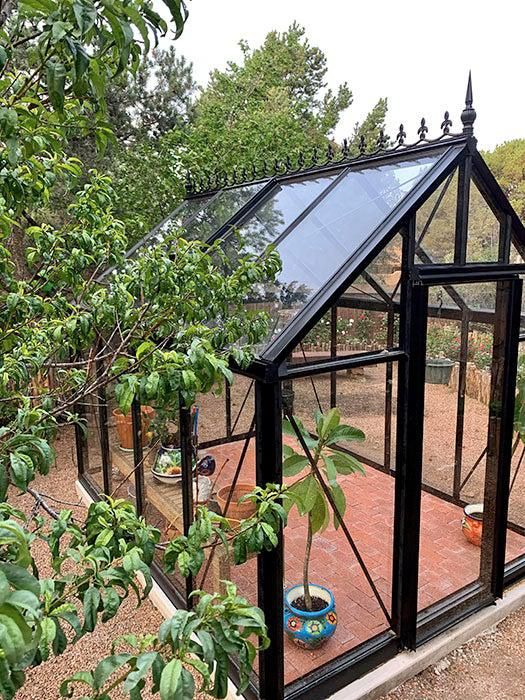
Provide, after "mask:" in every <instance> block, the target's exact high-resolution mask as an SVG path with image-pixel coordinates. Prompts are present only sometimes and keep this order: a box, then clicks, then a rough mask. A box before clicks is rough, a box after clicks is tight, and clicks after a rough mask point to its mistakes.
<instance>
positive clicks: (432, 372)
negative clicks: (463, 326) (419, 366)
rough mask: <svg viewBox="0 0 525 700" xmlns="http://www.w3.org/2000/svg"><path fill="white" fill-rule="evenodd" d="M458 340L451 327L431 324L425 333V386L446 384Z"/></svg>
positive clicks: (450, 372) (454, 330)
mask: <svg viewBox="0 0 525 700" xmlns="http://www.w3.org/2000/svg"><path fill="white" fill-rule="evenodd" d="M458 347H459V338H458V336H457V332H456V329H455V328H454V327H453V326H441V325H437V324H432V325H430V326H429V327H428V332H427V360H426V367H425V381H426V382H427V384H448V383H449V381H450V375H451V374H452V368H453V367H454V360H452V359H451V358H450V356H451V355H452V354H455V353H457V350H458Z"/></svg>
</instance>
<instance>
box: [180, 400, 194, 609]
mask: <svg viewBox="0 0 525 700" xmlns="http://www.w3.org/2000/svg"><path fill="white" fill-rule="evenodd" d="M179 405H180V411H179V433H180V452H181V469H182V523H183V528H184V534H185V535H187V534H188V531H189V529H190V526H191V524H192V522H193V473H192V472H193V461H194V454H193V442H192V418H191V409H190V408H188V407H187V406H185V405H184V403H183V401H182V398H181V400H180V404H179ZM193 590H194V581H193V576H192V575H191V574H190V575H189V576H187V577H186V606H187V608H188V610H189V609H190V608H191V606H192V604H193V599H192V598H191V597H190V593H191V592H192V591H193Z"/></svg>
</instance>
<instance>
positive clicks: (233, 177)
mask: <svg viewBox="0 0 525 700" xmlns="http://www.w3.org/2000/svg"><path fill="white" fill-rule="evenodd" d="M232 180H233V182H232V185H236V184H237V183H238V182H239V178H238V176H237V168H236V167H235V165H234V166H233V170H232Z"/></svg>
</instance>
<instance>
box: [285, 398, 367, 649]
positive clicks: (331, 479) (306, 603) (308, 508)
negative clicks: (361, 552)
mask: <svg viewBox="0 0 525 700" xmlns="http://www.w3.org/2000/svg"><path fill="white" fill-rule="evenodd" d="M294 420H295V422H296V424H297V426H298V428H299V430H300V431H301V433H302V436H303V438H304V441H305V443H306V445H307V446H308V449H309V451H310V453H311V456H312V461H313V465H315V468H314V466H312V463H311V462H310V460H309V459H308V457H307V456H306V455H305V454H304V453H303V452H302V451H301V452H298V451H296V450H295V449H294V448H293V447H291V446H290V445H285V446H284V447H283V458H284V460H283V475H284V476H285V477H287V478H290V477H296V479H295V480H294V481H293V482H292V483H291V484H288V489H287V492H286V493H287V497H288V498H287V499H286V502H285V503H286V507H287V509H288V510H290V509H291V508H293V507H296V508H297V510H298V512H299V513H300V515H305V516H306V517H307V535H306V548H305V554H304V561H303V578H302V582H301V583H298V584H295V585H293V586H291V587H290V588H287V589H286V590H285V592H284V629H285V632H286V634H287V635H288V637H290V639H292V640H293V641H294V642H295V643H296V644H298V645H299V646H301V647H305V648H307V649H312V648H316V647H318V646H320V645H321V644H322V643H323V642H325V641H326V640H327V639H329V638H330V637H331V636H332V635H333V634H334V632H335V629H336V626H337V614H336V610H335V600H334V595H333V593H332V591H330V590H329V589H328V588H326V587H324V586H320V585H318V584H317V583H313V582H312V581H310V559H311V555H312V546H313V539H314V535H315V534H316V533H320V532H323V531H324V530H325V529H326V528H327V527H328V526H329V524H330V512H331V511H333V508H332V506H331V504H330V502H329V500H328V498H327V496H326V494H325V492H324V491H323V488H322V486H321V482H320V479H319V475H318V473H317V470H319V473H320V475H321V477H322V479H323V481H324V482H325V484H327V486H328V488H329V489H330V493H331V496H332V499H333V501H334V503H335V504H336V506H337V509H338V511H339V515H340V516H341V518H343V517H344V515H345V511H346V498H345V494H344V491H343V489H342V488H341V485H340V484H339V483H338V479H339V478H340V477H342V476H346V475H348V474H355V473H359V474H364V473H365V471H364V468H363V465H362V464H361V463H360V462H359V461H358V460H357V459H355V457H352V456H351V455H349V454H347V453H346V452H343V451H341V450H339V449H337V445H339V444H340V443H344V442H350V441H359V442H362V441H363V440H364V439H365V435H364V433H363V432H362V431H361V430H358V429H357V428H353V427H352V426H350V425H343V424H341V414H340V412H339V409H337V408H332V409H331V410H330V411H328V412H327V413H326V414H322V413H320V412H317V413H316V414H315V421H316V426H317V437H315V438H314V437H312V436H311V435H310V433H309V432H308V431H307V430H306V429H305V427H304V426H303V424H302V423H301V422H300V421H299V420H298V419H297V418H295V419H294ZM283 432H284V433H285V434H286V435H290V436H292V437H295V438H297V436H296V433H295V431H294V429H293V427H292V425H291V423H290V422H289V421H287V420H285V421H284V423H283ZM333 524H334V527H335V528H336V529H337V528H338V527H339V525H340V521H339V518H338V517H337V515H336V514H335V512H334V513H333Z"/></svg>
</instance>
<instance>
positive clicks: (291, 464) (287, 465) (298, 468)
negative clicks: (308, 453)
mask: <svg viewBox="0 0 525 700" xmlns="http://www.w3.org/2000/svg"><path fill="white" fill-rule="evenodd" d="M309 464H310V462H309V461H308V458H307V457H305V456H304V455H300V454H297V453H293V454H292V455H290V457H287V458H286V459H285V460H284V462H283V476H296V474H299V473H300V472H302V471H303V469H304V468H305V467H306V466H307V465H309Z"/></svg>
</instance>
